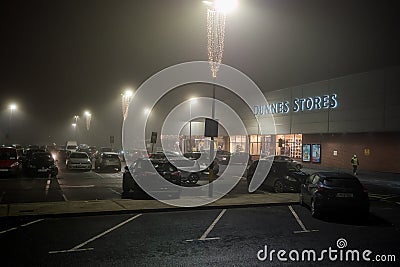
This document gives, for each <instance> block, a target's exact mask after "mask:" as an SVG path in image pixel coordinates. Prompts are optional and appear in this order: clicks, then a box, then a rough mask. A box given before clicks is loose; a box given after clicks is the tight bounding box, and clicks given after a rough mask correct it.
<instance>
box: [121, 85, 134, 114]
mask: <svg viewBox="0 0 400 267" xmlns="http://www.w3.org/2000/svg"><path fill="white" fill-rule="evenodd" d="M132 96H133V92H132V90H129V89H128V90H126V91H125V92H124V93H123V94H122V116H123V117H124V119H126V116H127V114H128V107H129V103H130V102H131V100H132Z"/></svg>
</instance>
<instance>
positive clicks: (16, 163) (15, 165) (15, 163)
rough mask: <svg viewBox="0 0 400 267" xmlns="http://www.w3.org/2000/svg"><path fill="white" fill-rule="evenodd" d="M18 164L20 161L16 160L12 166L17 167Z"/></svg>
mask: <svg viewBox="0 0 400 267" xmlns="http://www.w3.org/2000/svg"><path fill="white" fill-rule="evenodd" d="M18 165H19V162H18V161H16V162H14V163H13V164H11V166H10V167H11V168H15V167H18Z"/></svg>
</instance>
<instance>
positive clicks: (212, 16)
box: [203, 0, 237, 197]
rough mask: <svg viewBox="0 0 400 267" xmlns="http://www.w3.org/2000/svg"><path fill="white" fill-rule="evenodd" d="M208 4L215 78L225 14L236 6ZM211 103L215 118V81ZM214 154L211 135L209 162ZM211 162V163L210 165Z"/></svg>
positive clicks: (222, 1)
mask: <svg viewBox="0 0 400 267" xmlns="http://www.w3.org/2000/svg"><path fill="white" fill-rule="evenodd" d="M203 3H204V4H206V5H207V6H208V9H207V40H208V42H207V49H208V62H209V64H210V69H211V74H212V77H213V78H214V79H216V78H217V72H218V70H219V67H220V65H221V63H222V56H223V53H224V41H225V21H226V14H227V13H228V12H231V11H232V10H233V9H235V8H236V6H237V0H214V1H213V2H211V1H203ZM212 94H213V96H212V97H213V103H212V110H211V117H212V119H213V120H214V119H215V83H214V84H213V93H212ZM213 155H214V137H211V142H210V164H211V162H213V160H214V159H213V158H212V157H213ZM212 165H213V164H211V166H212ZM208 179H209V183H210V186H209V191H208V195H209V197H212V194H213V192H212V191H213V189H212V182H213V180H214V174H213V170H212V168H210V175H209V178H208Z"/></svg>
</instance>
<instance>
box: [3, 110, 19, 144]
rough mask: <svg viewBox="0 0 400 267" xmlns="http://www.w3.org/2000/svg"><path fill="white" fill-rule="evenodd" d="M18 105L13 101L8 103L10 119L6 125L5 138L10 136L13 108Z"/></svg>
mask: <svg viewBox="0 0 400 267" xmlns="http://www.w3.org/2000/svg"><path fill="white" fill-rule="evenodd" d="M17 108H18V107H17V105H16V104H15V103H11V104H10V105H8V109H9V110H10V121H9V125H8V134H7V135H6V138H7V139H8V138H10V136H11V121H12V116H13V112H14V110H16V109H17Z"/></svg>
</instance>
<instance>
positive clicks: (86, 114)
mask: <svg viewBox="0 0 400 267" xmlns="http://www.w3.org/2000/svg"><path fill="white" fill-rule="evenodd" d="M84 114H85V116H86V117H90V116H92V114H91V113H90V112H89V111H87V110H86V111H85V113H84Z"/></svg>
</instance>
